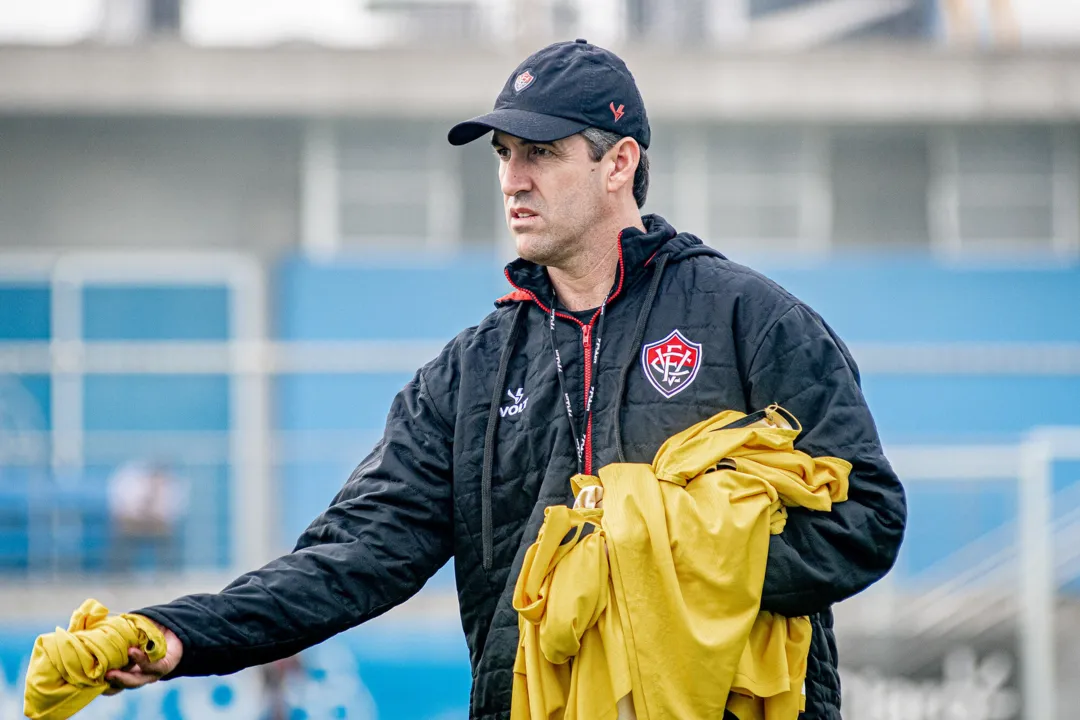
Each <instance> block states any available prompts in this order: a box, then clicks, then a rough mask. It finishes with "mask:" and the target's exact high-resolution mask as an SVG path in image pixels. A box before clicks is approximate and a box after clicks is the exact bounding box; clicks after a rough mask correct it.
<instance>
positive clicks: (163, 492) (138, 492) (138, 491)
mask: <svg viewBox="0 0 1080 720" xmlns="http://www.w3.org/2000/svg"><path fill="white" fill-rule="evenodd" d="M108 502H109V530H110V536H111V544H110V552H109V568H110V570H112V571H113V572H116V573H123V574H129V573H131V572H133V571H134V570H135V569H136V568H138V567H139V564H140V561H141V559H142V556H143V555H144V554H148V555H149V556H150V558H151V563H152V565H151V567H152V569H153V570H154V571H155V572H174V571H175V570H177V569H178V568H179V566H180V534H179V532H180V524H181V522H182V521H183V519H184V516H185V515H186V514H187V507H188V490H187V484H186V482H185V481H184V480H183V479H182V478H180V477H178V476H177V475H176V474H175V473H173V472H172V470H171V469H170V467H169V466H168V465H167V464H165V463H162V462H145V461H142V460H135V461H131V462H128V463H125V464H123V465H121V466H120V467H118V468H117V469H116V471H115V472H113V474H112V475H111V476H110V477H109V480H108Z"/></svg>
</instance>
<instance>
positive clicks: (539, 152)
mask: <svg viewBox="0 0 1080 720" xmlns="http://www.w3.org/2000/svg"><path fill="white" fill-rule="evenodd" d="M532 151H533V155H536V156H538V157H547V156H549V155H551V151H550V150H548V149H547V148H543V147H537V146H536V145H534V146H533V148H532Z"/></svg>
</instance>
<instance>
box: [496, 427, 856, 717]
mask: <svg viewBox="0 0 1080 720" xmlns="http://www.w3.org/2000/svg"><path fill="white" fill-rule="evenodd" d="M799 431H800V428H799V426H798V422H797V420H796V419H795V418H794V417H792V416H791V415H790V414H789V413H787V412H786V411H784V410H783V409H782V408H779V407H777V406H770V407H769V408H767V409H766V410H763V411H760V412H758V413H755V414H753V415H751V416H747V415H745V414H744V413H740V412H735V411H727V412H722V413H720V414H719V415H716V416H715V417H713V418H711V419H709V420H707V421H705V422H702V423H699V424H698V425H695V426H693V427H691V428H689V429H688V430H685V431H684V432H681V433H679V434H678V435H675V436H673V437H672V438H670V439H669V440H668V441H667V442H666V443H664V445H663V446H662V447H661V448H660V450H659V451H658V452H657V453H656V457H655V458H654V460H653V463H652V465H651V466H650V465H645V464H630V463H621V464H613V465H608V466H606V467H604V468H602V469H601V470H600V472H599V477H592V476H583V475H578V476H575V477H574V478H573V480H572V483H573V486H574V491H575V492H576V493H578V502H577V503H576V504H575V507H574V508H569V507H565V506H555V507H550V508H548V509H547V511H546V516H545V520H544V524H543V526H542V528H541V530H540V533H539V536H538V537H537V540H536V542H535V543H534V544H533V545H532V546H531V547H530V548H529V549H528V551H527V553H526V555H525V561H524V564H523V566H522V569H521V573H520V575H519V576H518V580H517V585H516V587H515V590H514V607H515V609H517V611H518V613H519V629H520V641H519V645H518V652H517V658H516V661H515V663H514V690H513V709H512V712H511V718H512V720H540V719H541V718H542V719H543V720H555V719H561V720H616V718H618V720H627V719H628V718H637V719H638V720H646V719H649V720H657V719H659V718H671V719H673V720H690V719H692V718H720V717H723V716H724V713H725V711H728V712H731V713H732V714H734V715H735V716H736V717H738V718H739V720H795V718H796V717H797V716H798V714H799V712H800V711H802V710H803V709H804V706H805V696H804V692H803V683H804V680H805V677H806V660H807V656H808V654H809V649H810V634H811V628H810V621H809V619H808V618H805V617H802V618H784V617H781V616H779V615H774V614H772V613H769V612H764V611H761V609H760V606H761V594H762V586H763V584H764V579H765V564H766V560H767V558H768V552H769V537H770V535H772V534H776V533H780V532H781V531H782V530H783V528H784V523H785V521H786V518H787V511H786V509H785V508H786V507H787V506H800V507H804V508H809V509H811V510H817V511H828V510H830V509H831V508H832V505H833V503H836V502H841V501H843V500H845V499H846V498H847V487H848V475H849V473H850V471H851V464H850V463H848V462H847V461H845V460H841V459H839V458H834V457H817V458H814V457H810V456H809V455H807V454H806V453H803V452H801V451H798V450H795V449H794V445H793V443H794V442H795V438H796V437H797V436H798V434H799ZM597 488H600V490H597ZM590 497H602V501H601V502H600V503H595V504H598V505H599V507H589V505H593V504H594V503H592V502H589V501H588V498H590Z"/></svg>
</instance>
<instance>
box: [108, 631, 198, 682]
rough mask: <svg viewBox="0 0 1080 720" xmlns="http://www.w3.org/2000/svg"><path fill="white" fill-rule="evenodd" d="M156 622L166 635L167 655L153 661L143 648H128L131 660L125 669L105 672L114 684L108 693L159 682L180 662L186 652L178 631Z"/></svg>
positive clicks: (109, 680)
mask: <svg viewBox="0 0 1080 720" xmlns="http://www.w3.org/2000/svg"><path fill="white" fill-rule="evenodd" d="M154 624H155V625H157V626H158V629H159V630H161V632H162V634H163V635H164V636H165V657H163V658H162V659H161V660H158V661H157V662H156V663H152V662H150V658H149V657H147V656H146V653H145V652H143V649H142V648H140V647H133V648H128V658H129V659H130V660H131V662H129V663H128V664H127V666H125V667H124V669H123V670H110V671H109V672H107V673H105V680H106V681H108V683H109V685H111V686H112V687H111V688H110V689H109V690H106V691H105V694H106V695H115V694H116V693H118V692H120V691H121V690H130V689H132V688H137V687H142V686H143V685H147V684H149V683H152V682H157V681H158V680H160V679H161V678H163V677H165V676H166V675H168V674H169V673H171V672H172V671H173V670H175V669H176V666H177V665H179V664H180V658H181V656H182V655H183V654H184V643H182V642H180V638H178V637H176V633H174V632H173V631H172V630H170V629H169V628H167V627H165V626H163V625H160V624H158V623H154Z"/></svg>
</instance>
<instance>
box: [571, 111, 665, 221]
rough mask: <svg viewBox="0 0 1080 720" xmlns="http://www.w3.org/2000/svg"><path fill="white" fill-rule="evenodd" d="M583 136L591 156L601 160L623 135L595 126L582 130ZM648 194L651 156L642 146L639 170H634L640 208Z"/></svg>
mask: <svg viewBox="0 0 1080 720" xmlns="http://www.w3.org/2000/svg"><path fill="white" fill-rule="evenodd" d="M581 137H583V138H585V144H586V145H588V146H589V157H590V158H592V161H593V162H600V158H602V157H604V155H606V154H607V151H608V150H610V149H611V148H613V147H615V143H617V142H619V141H620V140H622V136H621V135H617V134H615V133H613V132H609V131H607V130H601V129H600V128H595V127H589V128H585V129H584V130H582V131H581ZM638 147H640V145H639V146H638ZM648 194H649V156H648V155H646V154H645V148H641V159H640V160H638V166H637V170H636V171H635V172H634V202H636V203H637V206H638V207H639V208H640V207H642V206H643V205H644V204H645V197H646V196H647V195H648Z"/></svg>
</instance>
